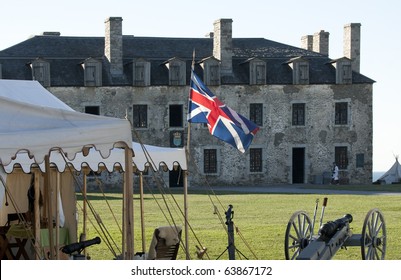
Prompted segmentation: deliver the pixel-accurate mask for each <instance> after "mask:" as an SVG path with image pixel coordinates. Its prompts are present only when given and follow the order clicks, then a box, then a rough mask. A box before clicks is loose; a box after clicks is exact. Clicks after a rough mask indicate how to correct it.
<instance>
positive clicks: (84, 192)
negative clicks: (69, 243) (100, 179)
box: [79, 171, 88, 256]
mask: <svg viewBox="0 0 401 280" xmlns="http://www.w3.org/2000/svg"><path fill="white" fill-rule="evenodd" d="M82 180H83V186H82V197H83V206H82V212H83V213H82V234H83V236H84V239H85V240H86V229H87V225H86V223H87V220H88V209H87V207H88V202H87V197H86V196H87V188H88V187H87V186H88V183H87V181H86V180H87V176H86V173H85V171H84V176H83V178H82ZM79 241H84V240H79ZM84 255H85V256H86V248H85V249H84Z"/></svg>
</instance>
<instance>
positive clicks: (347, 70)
mask: <svg viewBox="0 0 401 280" xmlns="http://www.w3.org/2000/svg"><path fill="white" fill-rule="evenodd" d="M342 70H343V71H342V74H343V75H342V77H343V78H342V83H343V84H352V68H351V63H349V64H343V67H342Z"/></svg>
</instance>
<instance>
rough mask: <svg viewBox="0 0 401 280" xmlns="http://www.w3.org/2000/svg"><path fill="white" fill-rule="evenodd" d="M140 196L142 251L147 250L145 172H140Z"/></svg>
mask: <svg viewBox="0 0 401 280" xmlns="http://www.w3.org/2000/svg"><path fill="white" fill-rule="evenodd" d="M139 196H140V208H141V235H142V252H144V253H145V252H146V242H145V238H146V237H145V217H144V213H145V206H144V201H143V173H142V172H139Z"/></svg>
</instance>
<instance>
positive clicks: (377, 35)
mask: <svg viewBox="0 0 401 280" xmlns="http://www.w3.org/2000/svg"><path fill="white" fill-rule="evenodd" d="M0 7H1V10H0V50H3V49H6V48H8V47H11V46H13V45H15V44H17V43H20V42H22V41H24V40H26V39H28V38H29V37H30V36H31V35H38V34H41V33H42V32H44V31H59V32H61V35H62V36H101V37H103V36H104V20H105V19H106V18H107V17H122V18H123V34H124V35H134V36H151V37H154V36H159V37H196V38H201V37H204V36H205V34H206V33H208V32H211V31H213V22H214V21H215V20H216V19H219V18H231V19H232V20H233V37H234V38H241V37H242V38H245V37H259V38H266V39H269V40H273V41H277V42H280V43H285V44H289V45H292V46H296V47H300V42H301V37H302V36H304V35H313V33H315V32H318V31H320V30H325V31H327V32H329V33H330V38H329V44H330V47H329V57H330V58H332V59H335V58H340V57H342V56H343V50H342V47H343V27H344V25H345V24H347V23H361V68H360V72H361V73H362V74H363V75H365V76H367V77H369V78H371V79H373V80H375V81H376V83H375V84H374V86H373V124H374V126H373V171H386V170H387V169H388V168H389V167H390V166H391V165H392V164H393V163H394V156H395V155H400V156H401V129H400V123H399V122H398V110H399V104H400V103H401V91H400V89H399V87H398V84H399V83H400V78H401V77H399V76H398V75H399V74H400V72H401V71H400V70H399V69H400V68H399V61H398V58H399V50H400V48H401V36H400V35H399V34H400V30H399V29H400V27H401V16H400V13H401V1H399V0H388V1H374V0H337V1H325V0H284V1H283V0H281V1H280V0H279V1H269V0H260V1H257V0H246V1H243V0H242V1H241V0H200V1H190V0H170V1H166V0H154V1H152V0H146V1H135V0H110V1H104V0H69V1H57V0H56V1H55V0H35V1H32V0H14V1H5V0H0Z"/></svg>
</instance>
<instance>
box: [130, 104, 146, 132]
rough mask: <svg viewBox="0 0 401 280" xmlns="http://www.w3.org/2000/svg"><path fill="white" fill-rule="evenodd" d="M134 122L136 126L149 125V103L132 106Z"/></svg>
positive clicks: (144, 126) (143, 126)
mask: <svg viewBox="0 0 401 280" xmlns="http://www.w3.org/2000/svg"><path fill="white" fill-rule="evenodd" d="M132 123H133V126H134V127H135V128H147V127H148V105H138V104H134V105H133V106H132Z"/></svg>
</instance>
